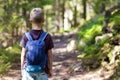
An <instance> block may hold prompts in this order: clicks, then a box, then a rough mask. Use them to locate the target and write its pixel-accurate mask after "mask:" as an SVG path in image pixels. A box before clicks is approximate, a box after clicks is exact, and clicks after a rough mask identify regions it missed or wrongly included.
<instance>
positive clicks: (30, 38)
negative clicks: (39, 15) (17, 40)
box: [25, 32, 33, 41]
mask: <svg viewBox="0 0 120 80" xmlns="http://www.w3.org/2000/svg"><path fill="white" fill-rule="evenodd" d="M25 35H26V37H27V39H28V40H29V41H31V40H33V39H32V36H31V35H30V32H26V33H25Z"/></svg>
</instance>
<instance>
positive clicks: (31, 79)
mask: <svg viewBox="0 0 120 80" xmlns="http://www.w3.org/2000/svg"><path fill="white" fill-rule="evenodd" d="M30 22H31V24H32V30H31V31H29V35H28V33H26V34H24V35H23V37H22V40H21V42H20V45H21V46H22V52H21V71H22V80H48V77H52V58H53V57H52V48H53V47H54V45H53V41H52V38H51V36H50V35H49V34H47V33H46V35H44V39H43V41H44V42H42V43H41V44H43V43H45V45H44V46H43V47H44V49H42V50H43V51H42V54H41V55H42V57H41V58H39V57H38V56H37V57H38V58H37V60H40V59H43V60H42V61H44V62H42V61H37V62H38V63H37V62H34V64H33V63H30V61H29V59H28V57H29V58H33V56H34V54H36V53H34V52H33V53H32V54H31V55H30V56H29V52H31V51H29V49H31V48H30V46H27V45H29V43H31V42H30V40H29V37H31V38H32V39H33V43H34V42H35V40H39V39H40V37H41V36H42V35H43V33H45V32H44V31H43V30H42V25H43V22H44V13H43V10H42V9H41V8H33V9H32V10H31V12H30ZM42 38H43V37H42ZM35 43H36V42H35ZM41 44H40V45H41ZM32 46H33V45H32ZM34 47H36V46H34ZM38 47H39V46H38ZM34 50H36V49H34ZM38 52H39V51H38ZM44 52H45V53H44ZM43 54H44V55H43ZM37 55H39V54H37ZM46 56H47V57H46ZM34 58H36V57H34ZM45 58H46V59H45ZM35 60H36V59H35ZM41 63H44V65H43V64H41ZM29 64H30V65H29ZM31 64H32V65H31ZM28 66H29V67H28ZM43 66H44V67H43ZM31 70H32V71H31ZM35 70H36V71H35ZM46 73H47V75H46Z"/></svg>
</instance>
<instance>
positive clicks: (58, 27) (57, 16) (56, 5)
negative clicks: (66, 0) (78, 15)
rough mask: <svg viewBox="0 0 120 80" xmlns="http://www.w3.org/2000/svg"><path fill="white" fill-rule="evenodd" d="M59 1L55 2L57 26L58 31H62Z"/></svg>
mask: <svg viewBox="0 0 120 80" xmlns="http://www.w3.org/2000/svg"><path fill="white" fill-rule="evenodd" d="M59 13H60V12H59V0H55V26H56V27H57V31H59V30H60V26H59Z"/></svg>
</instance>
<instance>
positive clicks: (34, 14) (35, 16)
mask: <svg viewBox="0 0 120 80" xmlns="http://www.w3.org/2000/svg"><path fill="white" fill-rule="evenodd" d="M30 21H32V22H34V23H43V22H44V13H43V10H42V9H41V8H33V9H32V10H31V12H30Z"/></svg>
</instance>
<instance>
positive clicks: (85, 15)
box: [82, 0, 87, 19]
mask: <svg viewBox="0 0 120 80" xmlns="http://www.w3.org/2000/svg"><path fill="white" fill-rule="evenodd" d="M82 2H83V18H84V19H86V18H87V14H86V11H87V10H86V8H87V5H86V2H87V0H82Z"/></svg>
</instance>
